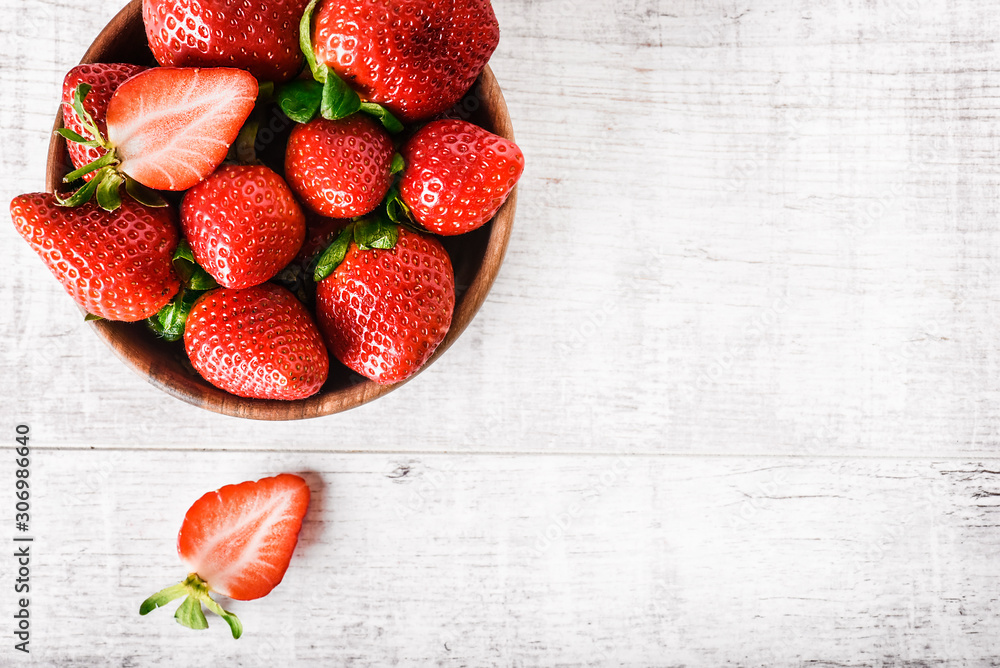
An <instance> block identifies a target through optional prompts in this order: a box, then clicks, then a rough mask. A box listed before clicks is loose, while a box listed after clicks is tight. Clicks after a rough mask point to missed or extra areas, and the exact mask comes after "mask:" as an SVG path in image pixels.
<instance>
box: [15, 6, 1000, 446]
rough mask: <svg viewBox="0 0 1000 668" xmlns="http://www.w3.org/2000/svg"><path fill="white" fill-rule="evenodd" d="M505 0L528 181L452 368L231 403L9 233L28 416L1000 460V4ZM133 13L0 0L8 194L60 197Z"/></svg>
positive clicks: (80, 424) (113, 423)
mask: <svg viewBox="0 0 1000 668" xmlns="http://www.w3.org/2000/svg"><path fill="white" fill-rule="evenodd" d="M495 4H496V10H497V13H498V16H499V18H500V21H501V25H502V32H503V35H502V40H501V46H500V49H499V50H498V52H497V54H496V55H495V57H494V59H493V62H492V66H493V68H494V70H495V71H496V73H497V76H498V79H499V80H500V82H501V85H502V86H503V88H504V91H505V93H506V95H507V100H508V103H509V104H510V108H511V113H512V117H513V120H514V125H515V131H516V132H517V136H518V140H519V142H520V144H521V145H522V147H523V148H524V150H525V153H526V155H527V161H528V167H527V170H526V172H525V177H524V180H523V182H522V186H521V191H520V205H519V208H518V214H517V222H516V223H515V226H514V234H513V238H512V243H511V247H510V251H509V253H508V258H507V261H506V264H505V266H504V267H503V269H502V270H501V273H500V277H499V280H498V282H497V284H496V286H495V288H494V290H493V292H492V293H491V295H490V297H489V298H488V299H487V302H486V304H485V306H484V308H483V310H482V311H481V313H480V315H479V316H478V317H477V318H476V320H475V321H474V322H473V324H472V326H471V327H470V329H469V330H468V332H467V333H466V334H465V335H464V336H463V337H462V338H461V339H460V340H459V341H458V343H457V344H456V345H455V347H454V348H453V349H451V350H450V351H448V353H447V355H445V357H444V358H443V359H442V360H440V362H439V363H437V364H435V366H434V367H433V368H432V369H430V370H429V371H428V372H427V373H426V374H424V375H422V376H421V377H420V378H419V379H418V380H417V381H415V382H414V383H412V384H410V385H408V386H407V387H404V388H402V389H401V390H399V391H398V392H395V393H393V394H392V395H390V396H388V397H386V398H384V399H381V400H379V401H378V402H376V403H375V404H373V405H371V406H367V407H364V408H361V409H359V410H357V411H353V412H351V413H349V414H346V415H342V416H338V417H335V418H329V419H322V420H316V421H311V422H307V423H303V424H298V425H295V426H294V427H290V426H288V425H259V424H254V423H247V422H240V421H238V420H231V419H225V418H220V417H218V416H215V415H211V414H208V413H205V412H202V411H199V410H197V409H194V408H190V407H187V406H185V405H182V404H180V403H178V402H177V401H175V400H173V399H170V398H168V397H166V396H164V395H162V394H161V393H160V392H159V391H157V390H156V389H154V388H152V387H149V386H147V385H146V384H145V383H144V382H143V381H142V380H141V379H140V378H137V377H134V376H133V375H132V374H131V372H129V371H128V370H126V369H124V368H123V367H122V366H121V365H120V364H119V363H118V362H117V361H116V360H115V359H114V358H113V356H112V355H111V354H110V353H109V352H108V351H106V350H105V349H104V348H103V346H102V345H101V344H100V343H99V342H98V341H97V340H96V338H95V337H93V336H91V335H89V334H88V332H87V331H86V329H87V327H86V326H85V325H83V324H82V323H80V322H79V321H78V319H77V315H76V312H75V310H74V309H73V307H72V306H71V305H70V304H69V303H68V300H66V299H65V298H64V297H63V295H62V294H61V291H60V289H59V288H58V286H56V285H54V283H53V281H52V279H51V278H50V277H49V276H48V275H47V273H46V272H45V270H44V268H43V267H42V265H41V263H40V262H38V261H37V260H36V259H35V258H34V257H32V256H31V254H30V251H29V250H28V249H27V247H26V246H24V244H22V243H20V242H19V241H18V240H17V238H16V236H15V234H14V232H13V231H12V230H11V229H10V227H9V226H8V227H3V226H0V239H2V240H3V242H4V243H2V244H0V262H2V263H3V264H4V265H5V266H8V267H16V268H17V270H16V275H15V274H14V273H13V272H8V273H7V274H6V276H7V278H6V279H5V283H4V285H5V290H4V291H3V293H2V295H0V308H2V309H3V311H4V312H5V313H7V314H9V317H8V318H6V319H5V320H4V322H3V323H2V324H0V328H2V329H0V332H2V337H3V341H4V342H5V345H4V354H3V356H2V358H0V373H2V374H3V375H4V377H6V378H9V379H11V380H10V382H9V384H8V388H9V389H8V390H6V395H5V398H6V401H5V410H6V411H9V415H10V416H11V417H12V418H16V419H21V420H29V421H31V422H32V423H33V424H35V425H36V428H37V429H39V431H40V433H41V432H42V431H44V433H45V438H46V442H48V443H51V444H62V445H80V444H84V445H91V444H93V445H117V446H129V447H147V446H153V447H171V446H177V447H199V448H200V447H206V448H258V447H259V448H263V449H274V448H285V447H289V445H293V446H294V447H303V448H309V449H339V450H354V449H366V450H392V451H396V450H414V451H424V450H442V449H448V448H454V447H456V444H462V445H468V446H470V447H475V448H477V449H482V450H484V451H492V452H524V451H534V452H549V451H563V452H575V451H584V452H601V451H607V450H608V449H609V447H611V446H610V445H609V444H613V443H622V444H623V445H624V446H625V447H627V448H629V449H630V450H632V451H636V452H661V453H691V454H696V453H716V454H726V453H733V454H761V453H784V454H789V455H792V454H819V453H845V454H847V453H850V454H865V453H870V452H873V451H875V452H881V451H883V450H884V449H886V448H888V449H891V451H892V452H895V453H898V454H913V455H918V456H960V455H966V456H987V455H990V454H992V453H993V451H994V448H993V444H994V443H995V442H996V439H997V434H998V422H997V417H996V416H997V415H1000V386H998V380H997V379H998V378H1000V374H998V373H996V371H997V368H998V364H1000V362H998V356H997V353H996V350H997V348H998V347H997V345H996V343H997V341H996V334H995V332H996V331H997V328H996V327H995V323H996V308H995V307H994V301H995V300H994V299H993V296H994V295H993V293H994V288H993V284H994V282H995V278H996V276H997V275H998V274H1000V272H998V271H997V266H998V263H997V260H998V257H1000V241H998V239H1000V237H998V236H997V233H996V231H995V229H994V228H995V225H994V224H993V222H994V221H995V219H996V215H995V213H996V207H997V205H996V204H995V197H994V195H995V190H996V186H997V185H998V184H1000V180H998V179H1000V177H998V171H997V169H996V168H994V167H992V166H991V164H992V157H993V154H994V153H995V151H993V148H994V144H995V141H994V138H993V136H994V134H995V132H994V129H995V126H996V120H997V113H996V111H995V107H996V106H997V105H996V101H997V91H998V90H1000V75H998V73H997V72H996V69H995V68H994V67H993V66H992V65H993V63H994V61H995V55H996V54H995V50H996V49H995V45H994V44H993V36H994V34H995V30H994V27H995V23H996V18H995V12H994V8H993V6H992V5H990V4H989V3H985V2H981V1H973V0H963V1H962V2H958V3H944V2H943V0H930V1H928V2H922V3H899V2H893V1H890V0H884V1H881V2H873V3H853V4H849V5H846V6H845V5H836V6H830V5H823V4H821V3H815V2H808V1H803V2H798V3H792V4H788V3H783V2H778V1H777V0H754V1H752V2H749V1H748V2H744V3H742V4H740V5H738V6H737V5H732V4H731V3H722V2H709V3H707V4H705V3H701V2H694V1H693V0H669V1H667V0H632V1H631V2H627V3H624V4H622V3H612V2H610V0H600V1H597V2H590V3H587V4H586V5H583V6H581V5H579V4H578V3H573V4H569V3H560V2H555V3H529V2H526V1H525V0H517V1H515V0H509V1H504V2H497V3H495ZM117 8H118V3H115V2H111V1H110V0H109V2H106V3H99V6H98V8H97V10H95V11H91V9H89V7H88V8H84V7H83V6H78V5H73V4H67V3H61V2H52V1H49V0H46V1H45V2H32V3H27V2H25V1H24V0H2V1H0V9H2V11H3V13H4V15H6V16H11V17H16V18H17V20H11V21H8V22H6V25H5V26H3V27H2V28H0V30H2V31H3V33H2V35H0V37H2V39H0V57H2V58H3V62H4V63H5V65H4V68H3V69H2V71H0V77H2V83H4V85H5V90H7V91H8V95H7V97H6V102H5V103H4V105H3V106H2V107H0V114H2V116H0V128H2V130H3V132H2V136H3V139H2V140H0V141H2V146H3V161H4V165H3V166H4V169H2V170H0V191H2V194H3V195H4V196H6V197H8V198H9V197H10V196H13V195H14V194H16V193H18V192H22V191H30V190H36V189H38V188H40V187H41V183H42V181H41V179H42V176H43V170H42V163H41V162H40V161H41V160H42V155H43V153H44V144H45V142H46V141H47V136H48V131H49V123H50V119H51V115H52V111H53V109H54V107H55V104H56V101H57V96H58V84H59V81H60V79H61V76H62V73H63V72H64V71H65V70H66V69H68V68H69V67H70V66H71V65H72V64H73V63H74V62H75V59H77V58H78V57H79V56H80V55H81V54H82V53H83V51H84V50H85V47H86V44H87V42H88V40H89V37H90V36H91V35H94V34H96V32H97V30H98V28H99V27H100V26H101V25H103V23H104V22H106V21H107V19H108V18H110V16H111V15H113V14H114V12H115V11H116V10H117ZM70 25H73V27H72V28H70V27H69V26H70ZM555 25H558V26H559V30H558V34H555V33H554V32H553V30H552V29H551V26H555ZM29 54H30V56H29ZM36 149H37V150H36ZM404 414H405V415H406V416H407V417H406V419H398V418H397V419H393V416H400V415H404ZM456 416H461V418H459V419H456ZM374 424H377V425H378V428H373V427H372V425H374ZM470 425H476V428H470ZM483 425H486V427H485V428H484V427H483ZM491 425H492V427H491ZM290 429H291V430H292V431H289V430H290ZM290 433H291V434H294V436H293V437H291V438H290V437H289V434H290ZM289 441H293V443H289Z"/></svg>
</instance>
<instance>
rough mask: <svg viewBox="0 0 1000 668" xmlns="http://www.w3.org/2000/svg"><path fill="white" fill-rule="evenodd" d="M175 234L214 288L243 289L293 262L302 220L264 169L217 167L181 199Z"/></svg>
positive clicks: (290, 198)
mask: <svg viewBox="0 0 1000 668" xmlns="http://www.w3.org/2000/svg"><path fill="white" fill-rule="evenodd" d="M181 229H182V230H183V232H184V236H185V238H186V239H187V240H188V243H189V244H191V250H192V251H193V252H194V257H195V259H196V260H197V261H198V264H200V265H201V266H202V267H203V268H204V269H205V271H207V272H208V273H209V274H211V275H212V276H213V277H214V278H215V280H217V281H218V282H219V284H220V285H223V286H225V287H227V288H249V287H251V286H254V285H259V284H261V283H263V282H264V281H267V280H269V279H271V278H273V277H274V276H275V275H276V274H277V273H278V272H279V271H281V269H282V268H283V267H284V266H285V265H287V264H288V263H289V262H291V261H292V260H293V259H294V258H295V255H296V254H297V253H298V252H299V249H300V248H301V247H302V241H303V239H304V238H305V234H306V218H305V214H304V213H303V212H302V208H301V207H299V203H298V202H297V201H296V200H295V196H294V195H292V191H291V190H290V189H289V188H288V186H287V185H286V184H285V182H284V181H283V180H282V178H281V177H280V176H278V175H277V174H275V173H274V172H273V171H271V170H270V169H268V168H267V167H264V166H263V165H255V166H243V165H223V166H222V167H220V168H219V169H217V170H216V171H215V172H214V173H213V174H212V175H211V176H209V177H208V178H207V179H205V180H204V181H202V182H201V183H199V184H198V185H196V186H195V187H193V188H191V190H189V191H187V193H186V194H185V195H184V201H183V202H182V204H181Z"/></svg>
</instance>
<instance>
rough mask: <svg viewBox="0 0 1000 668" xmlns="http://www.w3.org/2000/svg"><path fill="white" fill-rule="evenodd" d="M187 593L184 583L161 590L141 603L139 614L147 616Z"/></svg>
mask: <svg viewBox="0 0 1000 668" xmlns="http://www.w3.org/2000/svg"><path fill="white" fill-rule="evenodd" d="M187 593H188V588H187V585H186V584H185V583H184V582H178V583H177V584H175V585H173V586H171V587H167V588H166V589H162V590H160V591H158V592H156V593H155V594H153V595H152V596H150V597H149V598H147V599H146V600H145V601H143V602H142V605H140V606H139V614H140V615H148V614H149V613H151V612H152V611H153V610H156V609H157V608H162V607H163V606H165V605H166V604H167V603H170V602H171V601H173V600H175V599H178V598H180V597H181V596H184V595H185V594H187Z"/></svg>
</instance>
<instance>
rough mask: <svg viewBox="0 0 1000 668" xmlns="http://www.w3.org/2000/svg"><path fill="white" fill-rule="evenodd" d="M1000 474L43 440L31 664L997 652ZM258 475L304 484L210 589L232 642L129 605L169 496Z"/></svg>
mask: <svg viewBox="0 0 1000 668" xmlns="http://www.w3.org/2000/svg"><path fill="white" fill-rule="evenodd" d="M10 467H11V464H9V463H8V462H7V461H6V460H5V461H4V462H3V464H2V467H0V468H2V473H3V475H4V479H6V478H7V477H8V474H9V473H10V472H11V471H10ZM998 470H1000V461H995V460H994V461H986V462H959V461H950V462H938V463H911V462H899V461H856V460H842V459H838V460H827V461H818V462H815V463H813V464H809V465H806V464H803V462H802V461H801V460H800V459H798V458H791V459H789V458H752V459H746V458H716V459H714V460H705V459H698V458H684V457H652V458H643V457H619V456H617V455H609V456H603V457H563V456H554V457H521V456H475V455H470V456H440V455H431V456H418V457H414V456H405V455H403V456H391V455H380V454H379V455H311V456H306V455H302V454H296V453H248V454H246V455H243V456H241V457H238V458H237V457H234V456H232V455H230V454H227V453H210V452H205V453H199V465H198V466H194V467H192V466H191V458H190V457H189V456H186V455H184V454H182V453H172V452H165V451H152V452H136V451H92V452H88V453H86V456H80V453H77V452H66V451H58V450H56V451H45V452H41V453H38V455H37V457H36V459H35V462H34V476H35V479H36V480H37V481H38V483H39V484H38V488H37V497H36V500H35V501H36V504H37V505H36V508H37V509H38V511H37V520H36V525H35V530H36V532H37V535H38V536H39V540H38V541H37V542H36V543H34V545H33V549H34V550H35V561H34V562H33V567H34V570H33V580H32V582H33V587H34V589H33V590H32V593H33V598H32V606H33V608H32V615H33V620H34V621H33V623H34V624H35V627H34V629H35V636H34V637H35V639H36V640H35V641H34V642H33V644H32V651H33V654H32V659H33V661H34V663H35V664H37V665H51V666H73V665H81V666H82V665H86V666H181V665H183V666H187V665H195V664H197V665H240V666H257V665H261V666H273V665H277V664H279V663H280V664H281V665H353V666H385V665H401V666H514V667H520V666H554V665H565V666H651V665H657V666H660V665H687V666H725V665H785V666H788V665H799V666H807V665H809V666H814V665H820V666H930V665H947V666H951V665H969V666H980V665H995V662H997V661H1000V644H998V640H997V639H998V638H1000V617H998V615H997V610H998V606H1000V594H998V591H1000V575H998V573H997V570H996V553H997V550H998V549H1000V538H998V532H997V527H998V520H1000V507H998V501H997V499H1000V477H998V474H997V471H998ZM279 471H295V472H298V473H300V474H302V475H303V476H304V477H306V478H307V480H308V481H309V483H310V486H311V488H312V491H313V503H312V505H311V507H310V511H309V514H308V515H307V517H306V520H305V523H304V525H303V527H304V528H303V532H302V535H301V540H300V543H299V546H298V548H297V550H296V554H295V556H294V558H293V560H292V563H291V567H290V569H289V571H288V573H287V574H286V577H285V579H284V581H283V582H282V584H281V585H279V586H278V587H277V588H276V589H275V590H274V591H273V592H272V593H271V594H270V595H269V596H268V597H266V598H264V599H260V600H257V601H250V602H238V601H227V602H226V603H225V607H227V609H230V606H231V609H232V610H233V611H234V612H236V613H237V614H238V615H239V616H240V618H241V619H242V620H243V623H244V626H245V633H244V636H243V637H242V638H241V639H240V640H239V641H233V640H232V639H231V638H230V637H229V635H228V629H227V628H226V627H225V625H224V624H223V623H222V620H220V619H218V618H217V617H214V616H212V617H210V618H209V624H210V628H209V629H208V630H207V631H203V632H192V631H190V630H188V629H184V628H182V627H180V626H179V625H177V624H176V623H175V622H174V621H173V619H171V615H172V611H173V608H174V605H170V606H168V607H167V608H166V609H163V610H157V611H154V612H153V613H150V614H149V615H148V616H146V617H139V616H138V612H137V611H138V607H139V604H140V603H141V602H142V600H143V599H144V598H145V597H146V596H148V595H149V594H150V593H152V592H154V591H157V590H159V589H160V588H162V587H164V586H166V585H167V584H170V583H171V581H172V580H174V579H177V580H179V579H181V578H183V577H184V576H185V575H186V573H184V571H183V570H182V567H181V564H180V562H179V560H178V559H177V556H176V548H175V542H176V533H177V530H178V528H179V526H180V521H181V519H182V518H183V514H184V512H185V511H186V510H187V507H188V506H189V505H190V503H192V502H193V501H194V500H195V499H197V498H198V497H199V496H200V495H201V494H202V493H203V492H204V491H206V490H209V489H214V488H216V487H218V486H221V485H222V484H225V483H228V482H233V481H234V480H242V479H244V478H256V477H259V476H263V475H267V474H270V473H276V472H279ZM153 472H155V473H153ZM154 478H155V479H154ZM163 480H170V481H173V482H172V484H170V485H164V484H161V481H163ZM150 508H156V509H158V512H156V513H153V514H151V513H150V512H149V509H150ZM67 516H72V517H75V518H77V521H73V522H68V521H66V519H65V518H66V517H67ZM9 598H10V597H6V599H5V600H4V601H3V605H4V606H7V605H9V603H8V601H9ZM6 652H8V648H7V647H4V648H3V649H0V655H2V656H5V657H9V656H10V655H9V654H8V653H6ZM5 665H6V664H5Z"/></svg>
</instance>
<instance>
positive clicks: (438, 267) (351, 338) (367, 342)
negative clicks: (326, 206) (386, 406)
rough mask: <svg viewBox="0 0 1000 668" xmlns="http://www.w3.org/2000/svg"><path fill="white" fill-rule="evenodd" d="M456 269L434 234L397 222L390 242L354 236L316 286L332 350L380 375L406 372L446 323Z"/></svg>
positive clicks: (429, 350) (388, 378)
mask: <svg viewBox="0 0 1000 668" xmlns="http://www.w3.org/2000/svg"><path fill="white" fill-rule="evenodd" d="M454 308H455V274H454V271H453V269H452V266H451V259H450V258H449V257H448V253H447V252H446V251H445V249H444V247H443V246H442V245H441V243H440V242H439V241H438V240H437V239H434V238H433V237H429V236H424V235H422V234H417V233H415V232H409V231H407V230H406V229H405V228H399V237H398V239H397V241H396V245H395V246H394V247H393V248H391V249H389V250H379V249H372V250H361V249H360V248H359V247H358V244H357V243H356V242H353V241H352V242H351V244H350V247H349V248H348V250H347V253H346V255H345V257H344V260H343V262H341V263H340V265H339V266H337V268H336V269H334V271H333V273H331V274H330V275H329V276H327V277H326V278H324V279H323V280H321V281H320V282H319V284H318V285H317V288H316V315H317V318H318V320H319V324H320V328H321V329H322V330H323V334H324V336H325V337H326V341H327V345H328V346H329V348H330V351H331V352H332V353H333V354H334V355H335V356H336V357H337V359H339V360H340V361H341V362H343V363H344V364H345V365H346V366H348V367H349V368H351V369H353V370H354V371H356V372H358V373H360V374H361V375H362V376H365V377H366V378H370V379H371V380H374V381H375V382H377V383H381V384H391V383H398V382H400V381H403V380H406V379H407V378H409V377H410V376H412V375H413V374H414V373H416V372H417V370H419V369H420V367H422V366H423V365H424V363H425V362H426V361H427V360H428V358H429V357H430V356H431V355H432V354H433V353H434V350H435V349H436V348H437V347H438V344H440V343H441V341H442V339H444V337H445V334H447V333H448V328H449V327H451V316H452V311H453V310H454Z"/></svg>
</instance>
